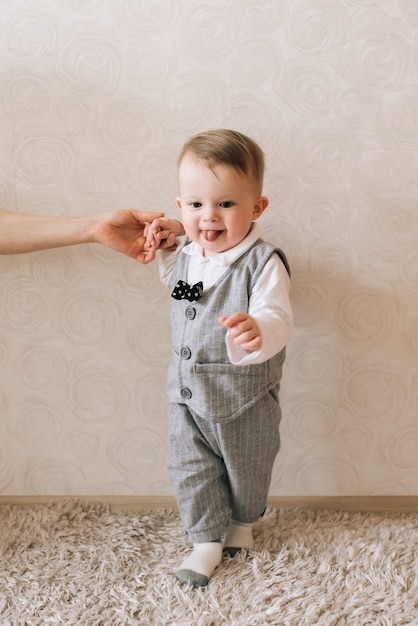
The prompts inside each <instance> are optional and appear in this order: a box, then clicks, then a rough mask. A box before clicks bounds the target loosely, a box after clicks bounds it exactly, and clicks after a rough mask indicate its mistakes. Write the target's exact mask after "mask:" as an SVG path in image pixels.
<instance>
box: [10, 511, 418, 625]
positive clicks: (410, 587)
mask: <svg viewBox="0 0 418 626" xmlns="http://www.w3.org/2000/svg"><path fill="white" fill-rule="evenodd" d="M0 537H1V540H0V624H1V626H8V625H10V626H15V625H16V626H20V625H22V626H23V625H27V626H33V625H35V624H36V625H38V624H39V625H42V626H44V625H45V624H52V625H54V626H55V625H58V624H64V625H66V626H71V625H73V624H77V625H78V624H80V625H82V626H96V625H97V626H99V625H100V626H119V625H124V626H128V625H140V626H267V625H269V624H274V625H277V626H279V625H280V626H287V625H289V626H305V625H308V624H310V625H313V624H315V625H324V626H334V625H345V624H349V625H350V626H351V625H357V624H359V625H366V624H370V625H372V626H377V625H380V624H382V625H387V626H400V625H403V624H405V625H406V624H408V625H411V624H418V585H417V567H418V566H417V558H418V528H417V519H416V515H414V514H406V513H402V514H401V513H385V514H379V513H348V512H335V511H315V510H307V509H289V510H283V509H268V510H267V512H266V515H265V517H264V519H263V520H262V521H260V522H259V523H258V524H257V525H256V527H255V542H256V550H255V551H254V552H253V553H252V554H250V555H248V556H247V558H244V556H243V555H238V556H236V557H235V558H233V559H231V558H225V560H224V561H223V562H222V564H221V566H220V567H219V568H218V569H217V571H216V573H215V575H214V577H213V578H212V580H211V582H210V583H209V586H208V587H207V588H205V589H198V590H192V589H191V588H189V587H187V586H183V585H181V584H180V583H178V582H177V581H176V580H175V578H174V577H173V574H172V572H173V570H174V569H175V567H176V566H177V565H178V563H179V562H180V560H181V559H182V557H183V555H184V554H186V553H187V551H188V550H189V544H188V540H187V537H186V536H185V534H184V531H183V529H182V525H181V523H180V520H179V516H178V514H177V512H175V511H171V510H158V511H152V512H150V513H148V514H144V513H140V514H139V513H132V512H121V511H115V510H112V509H110V508H109V507H107V506H105V505H102V504H95V503H81V502H76V503H74V502H63V503H62V502H61V503H56V504H51V505H40V506H34V507H29V508H28V507H18V506H9V505H4V506H1V507H0Z"/></svg>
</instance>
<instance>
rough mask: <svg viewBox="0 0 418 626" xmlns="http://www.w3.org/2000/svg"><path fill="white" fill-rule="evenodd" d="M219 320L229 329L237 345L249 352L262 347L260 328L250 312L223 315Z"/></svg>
mask: <svg viewBox="0 0 418 626" xmlns="http://www.w3.org/2000/svg"><path fill="white" fill-rule="evenodd" d="M219 322H220V323H221V324H222V326H225V328H226V329H227V330H228V331H229V334H230V336H231V337H232V339H233V341H234V343H235V344H236V345H237V346H241V348H243V349H244V350H247V352H255V351H256V350H259V349H260V348H261V344H262V338H261V332H260V328H259V326H258V324H257V322H256V321H255V319H254V318H253V317H251V315H248V313H233V314H232V315H230V316H229V317H226V316H225V315H223V316H222V317H220V318H219Z"/></svg>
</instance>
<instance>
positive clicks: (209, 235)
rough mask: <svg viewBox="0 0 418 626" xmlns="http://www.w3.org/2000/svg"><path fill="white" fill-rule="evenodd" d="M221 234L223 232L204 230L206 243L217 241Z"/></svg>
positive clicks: (203, 234) (203, 235)
mask: <svg viewBox="0 0 418 626" xmlns="http://www.w3.org/2000/svg"><path fill="white" fill-rule="evenodd" d="M221 232H222V231H221V230H202V237H203V239H205V240H206V241H215V239H217V238H218V237H219V235H220V234H221Z"/></svg>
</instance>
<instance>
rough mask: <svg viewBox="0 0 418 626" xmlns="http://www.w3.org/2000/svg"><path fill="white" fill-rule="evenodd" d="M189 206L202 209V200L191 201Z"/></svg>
mask: <svg viewBox="0 0 418 626" xmlns="http://www.w3.org/2000/svg"><path fill="white" fill-rule="evenodd" d="M189 206H190V207H192V209H200V207H201V206H202V203H201V202H189Z"/></svg>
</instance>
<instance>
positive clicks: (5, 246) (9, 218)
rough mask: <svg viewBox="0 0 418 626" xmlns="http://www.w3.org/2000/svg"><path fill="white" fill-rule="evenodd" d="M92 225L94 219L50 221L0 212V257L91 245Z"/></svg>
mask: <svg viewBox="0 0 418 626" xmlns="http://www.w3.org/2000/svg"><path fill="white" fill-rule="evenodd" d="M96 221H97V220H96ZM95 225H96V222H95V218H94V217H71V216H56V217H51V216H41V215H25V214H20V213H12V212H9V211H0V254H18V253H22V252H33V251H36V250H43V249H47V248H58V247H62V246H71V245H75V244H79V243H92V242H94V241H95Z"/></svg>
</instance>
